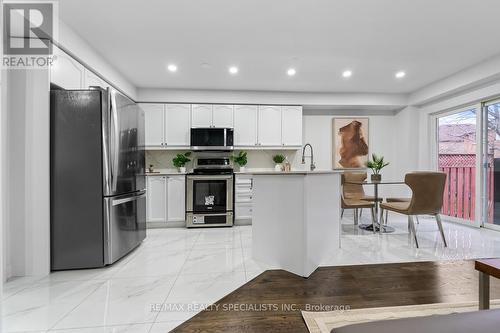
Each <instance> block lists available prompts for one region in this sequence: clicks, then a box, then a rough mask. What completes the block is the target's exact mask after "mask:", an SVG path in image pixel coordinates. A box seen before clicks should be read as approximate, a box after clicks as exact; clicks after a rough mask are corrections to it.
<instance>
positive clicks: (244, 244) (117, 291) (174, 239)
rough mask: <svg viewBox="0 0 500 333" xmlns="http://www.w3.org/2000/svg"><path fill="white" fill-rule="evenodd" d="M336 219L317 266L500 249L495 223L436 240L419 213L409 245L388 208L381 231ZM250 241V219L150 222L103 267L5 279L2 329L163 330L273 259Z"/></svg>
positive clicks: (70, 332) (455, 229) (76, 332)
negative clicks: (338, 242)
mask: <svg viewBox="0 0 500 333" xmlns="http://www.w3.org/2000/svg"><path fill="white" fill-rule="evenodd" d="M367 215H368V214H367ZM342 222H343V225H342V229H343V236H342V248H340V249H336V250H335V251H333V252H332V253H330V254H328V255H327V259H326V260H325V262H324V265H325V266H330V265H355V264H369V263H389V262H407V261H428V260H454V259H472V258H480V257H495V256H497V257H500V232H496V231H491V230H487V229H475V228H470V227H466V226H462V225H458V224H453V223H445V224H444V226H445V231H446V237H447V239H448V244H449V247H448V248H444V247H443V246H442V243H441V239H440V235H439V232H438V229H437V225H436V223H435V221H434V220H432V219H430V218H426V217H421V218H420V224H419V225H418V226H417V234H418V237H419V241H420V249H415V247H414V246H413V245H412V243H411V239H410V238H409V237H408V232H407V230H406V228H407V225H406V219H405V218H404V217H401V216H397V215H390V221H389V223H390V225H391V226H393V227H395V228H396V231H395V232H394V233H392V234H384V235H378V234H373V233H371V232H366V231H363V230H360V229H358V228H357V227H354V226H353V223H352V215H350V214H349V213H348V212H346V216H345V217H344V219H343V221H342ZM362 222H365V223H367V222H369V221H368V219H367V217H363V218H362ZM251 247H252V231H251V227H250V226H243V227H234V228H225V229H189V230H188V229H151V230H148V237H147V239H146V240H145V241H144V243H143V244H142V245H141V246H140V247H139V248H137V249H136V250H135V251H133V252H132V253H130V254H129V255H128V256H126V257H125V258H123V259H122V260H121V261H119V262H117V263H116V264H115V265H113V266H111V267H107V268H101V269H91V270H76V271H65V272H55V273H52V274H50V276H48V277H44V278H34V277H24V278H15V279H12V280H10V281H8V282H7V283H6V284H5V285H4V293H3V300H2V332H33V333H34V332H59V333H63V332H67V333H108V332H110V333H111V332H112V333H117V332H124V333H125V332H127V333H129V332H130V333H139V332H142V333H157V332H162V333H163V332H168V331H169V330H170V329H172V328H174V327H176V326H177V325H179V324H180V323H182V322H183V321H185V320H187V319H189V318H190V317H192V316H193V315H195V314H196V313H197V312H199V311H201V310H202V309H203V307H204V306H208V305H209V304H211V303H213V302H215V301H216V300H218V299H220V298H222V297H223V296H225V295H226V294H228V293H229V292H231V291H233V290H235V289H237V288H238V287H240V286H241V285H243V284H244V283H246V282H247V281H249V280H251V279H252V278H253V277H255V276H257V275H258V274H260V273H261V272H263V271H264V270H265V269H268V268H272V267H267V266H266V265H265V264H263V263H259V262H256V261H254V260H252V258H251Z"/></svg>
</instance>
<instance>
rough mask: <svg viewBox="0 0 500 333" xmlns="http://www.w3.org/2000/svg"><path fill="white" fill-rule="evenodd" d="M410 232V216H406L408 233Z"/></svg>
mask: <svg viewBox="0 0 500 333" xmlns="http://www.w3.org/2000/svg"><path fill="white" fill-rule="evenodd" d="M410 231H411V228H410V215H408V232H410Z"/></svg>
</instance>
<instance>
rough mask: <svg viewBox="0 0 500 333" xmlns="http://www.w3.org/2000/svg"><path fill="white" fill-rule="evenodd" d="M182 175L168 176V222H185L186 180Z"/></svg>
mask: <svg viewBox="0 0 500 333" xmlns="http://www.w3.org/2000/svg"><path fill="white" fill-rule="evenodd" d="M185 179H186V178H185V176H184V175H179V176H168V183H167V188H168V195H167V202H168V207H167V217H168V219H167V220H168V222H177V221H185V220H186V217H185V215H186V209H185V207H186V206H185V202H186V194H185V193H186V192H185V191H186V180H185Z"/></svg>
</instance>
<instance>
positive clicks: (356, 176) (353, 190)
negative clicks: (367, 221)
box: [341, 172, 383, 217]
mask: <svg viewBox="0 0 500 333" xmlns="http://www.w3.org/2000/svg"><path fill="white" fill-rule="evenodd" d="M367 177H368V174H367V173H366V172H345V173H343V174H342V180H341V182H342V195H343V196H344V198H345V199H357V200H364V201H370V202H374V201H375V197H374V196H371V195H366V193H365V190H364V188H363V185H360V184H349V183H346V182H364V181H365V180H366V178H367ZM382 200H383V199H382V198H379V199H378V201H379V202H382ZM363 208H369V207H363ZM363 208H358V209H359V216H361V215H362V213H363ZM356 212H357V211H356ZM341 216H342V217H343V216H344V208H342V213H341Z"/></svg>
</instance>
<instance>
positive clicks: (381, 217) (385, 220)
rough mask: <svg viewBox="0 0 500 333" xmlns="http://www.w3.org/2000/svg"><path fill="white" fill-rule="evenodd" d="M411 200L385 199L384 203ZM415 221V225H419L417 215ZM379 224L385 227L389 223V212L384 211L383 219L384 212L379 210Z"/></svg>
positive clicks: (407, 199)
mask: <svg viewBox="0 0 500 333" xmlns="http://www.w3.org/2000/svg"><path fill="white" fill-rule="evenodd" d="M410 201H411V198H396V197H395V198H390V197H389V198H385V202H410ZM415 220H416V221H417V224H420V221H419V219H418V215H415ZM380 221H381V222H380V223H382V224H385V225H387V223H388V221H389V211H388V210H386V211H385V217H384V210H383V209H380Z"/></svg>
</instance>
